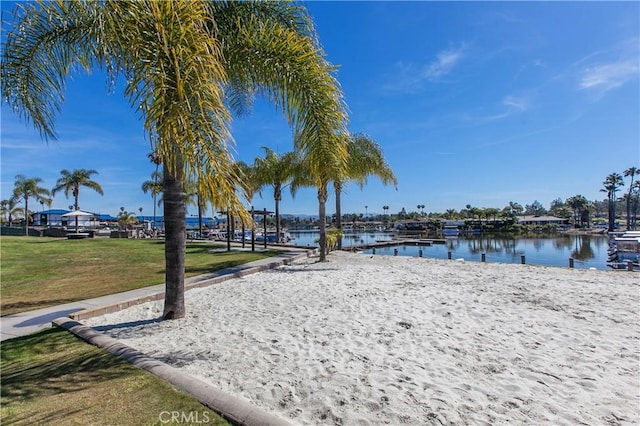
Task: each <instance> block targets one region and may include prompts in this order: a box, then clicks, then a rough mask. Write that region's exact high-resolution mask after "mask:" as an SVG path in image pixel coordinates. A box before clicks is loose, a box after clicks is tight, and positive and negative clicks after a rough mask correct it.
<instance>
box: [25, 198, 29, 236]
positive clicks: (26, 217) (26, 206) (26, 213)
mask: <svg viewBox="0 0 640 426" xmlns="http://www.w3.org/2000/svg"><path fill="white" fill-rule="evenodd" d="M24 236H25V237H28V236H29V197H24Z"/></svg>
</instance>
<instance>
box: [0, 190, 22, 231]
mask: <svg viewBox="0 0 640 426" xmlns="http://www.w3.org/2000/svg"><path fill="white" fill-rule="evenodd" d="M0 206H1V208H2V213H1V214H2V221H3V222H7V223H8V224H9V226H11V223H12V222H13V217H14V216H15V215H19V214H24V209H23V208H22V207H19V206H18V199H16V197H11V198H9V199H7V200H2V201H0Z"/></svg>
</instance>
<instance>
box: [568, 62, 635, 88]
mask: <svg viewBox="0 0 640 426" xmlns="http://www.w3.org/2000/svg"><path fill="white" fill-rule="evenodd" d="M639 72H640V67H639V66H638V61H637V60H625V61H618V62H611V63H606V64H598V65H594V66H591V67H588V68H586V69H584V70H583V71H582V78H581V79H580V87H581V88H582V89H598V90H602V91H605V92H607V91H609V90H611V89H615V88H616V87H619V86H622V85H623V84H625V83H626V82H627V81H629V80H631V79H633V78H635V77H637V76H638V74H639Z"/></svg>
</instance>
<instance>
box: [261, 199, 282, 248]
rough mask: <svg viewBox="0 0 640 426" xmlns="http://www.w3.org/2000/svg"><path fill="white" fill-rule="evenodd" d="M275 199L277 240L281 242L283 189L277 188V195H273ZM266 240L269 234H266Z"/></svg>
mask: <svg viewBox="0 0 640 426" xmlns="http://www.w3.org/2000/svg"><path fill="white" fill-rule="evenodd" d="M273 198H274V199H275V200H274V201H275V210H276V211H275V214H276V242H277V243H279V242H280V200H281V199H282V190H279V189H278V190H276V191H275V196H274V197H273ZM264 219H265V220H266V219H267V216H265V217H264ZM264 238H265V241H266V238H267V236H266V235H265V236H264Z"/></svg>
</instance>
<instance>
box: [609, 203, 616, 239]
mask: <svg viewBox="0 0 640 426" xmlns="http://www.w3.org/2000/svg"><path fill="white" fill-rule="evenodd" d="M615 206H616V205H615V198H614V197H613V196H612V195H609V232H613V228H614V223H615V220H616V212H615Z"/></svg>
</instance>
